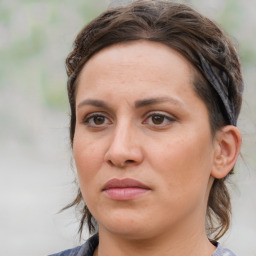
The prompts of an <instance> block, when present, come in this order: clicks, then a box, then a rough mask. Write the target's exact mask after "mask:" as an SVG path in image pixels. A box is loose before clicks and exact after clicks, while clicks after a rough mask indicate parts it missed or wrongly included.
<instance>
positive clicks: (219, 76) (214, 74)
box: [199, 53, 237, 126]
mask: <svg viewBox="0 0 256 256" xmlns="http://www.w3.org/2000/svg"><path fill="white" fill-rule="evenodd" d="M199 58H200V61H201V66H200V68H201V69H202V70H203V71H204V76H205V77H206V78H207V80H208V82H209V83H210V84H211V86H212V87H213V89H214V90H215V91H216V92H217V94H218V95H219V97H220V99H221V101H222V103H223V105H224V107H225V112H226V113H225V114H226V116H227V118H228V120H229V122H230V124H232V125H234V126H236V122H237V115H236V111H235V107H234V104H233V102H232V101H231V99H230V79H229V77H228V76H227V74H226V73H225V72H224V71H220V70H219V69H218V70H217V69H216V68H215V70H214V68H213V67H211V66H210V65H209V63H208V62H207V61H206V59H205V58H204V57H203V56H202V55H201V54H200V53H199Z"/></svg>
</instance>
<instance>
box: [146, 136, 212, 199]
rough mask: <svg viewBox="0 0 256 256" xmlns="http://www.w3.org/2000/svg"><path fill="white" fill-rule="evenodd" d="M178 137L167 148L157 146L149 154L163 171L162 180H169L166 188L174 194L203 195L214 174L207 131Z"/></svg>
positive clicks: (153, 162)
mask: <svg viewBox="0 0 256 256" xmlns="http://www.w3.org/2000/svg"><path fill="white" fill-rule="evenodd" d="M174 137H175V139H172V140H169V142H168V143H165V144H164V145H165V146H164V147H160V146H159V148H158V150H157V148H155V150H154V151H153V152H152V156H151V157H149V159H151V165H152V166H154V169H155V170H159V174H161V179H162V182H164V183H165V184H166V183H167V186H166V188H167V189H168V190H171V191H175V193H173V196H177V197H180V196H182V194H190V193H196V194H200V193H202V192H204V191H205V190H206V188H207V185H208V180H209V177H210V171H211V166H212V153H213V151H212V146H211V141H210V140H209V137H208V136H207V134H206V135H205V136H202V135H201V136H198V135H197V134H190V136H182V137H178V136H174ZM153 159H155V161H153ZM166 192H167V191H166Z"/></svg>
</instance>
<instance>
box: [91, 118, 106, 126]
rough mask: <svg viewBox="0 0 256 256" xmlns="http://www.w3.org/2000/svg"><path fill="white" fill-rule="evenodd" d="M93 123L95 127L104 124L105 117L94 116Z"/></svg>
mask: <svg viewBox="0 0 256 256" xmlns="http://www.w3.org/2000/svg"><path fill="white" fill-rule="evenodd" d="M93 122H94V123H95V124H96V125H101V124H104V122H105V117H104V116H94V117H93Z"/></svg>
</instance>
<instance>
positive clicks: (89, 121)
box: [83, 112, 176, 128]
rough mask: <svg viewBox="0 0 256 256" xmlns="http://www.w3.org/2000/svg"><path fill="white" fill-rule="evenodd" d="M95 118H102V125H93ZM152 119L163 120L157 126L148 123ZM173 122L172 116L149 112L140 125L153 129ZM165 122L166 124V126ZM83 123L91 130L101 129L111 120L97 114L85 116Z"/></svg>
mask: <svg viewBox="0 0 256 256" xmlns="http://www.w3.org/2000/svg"><path fill="white" fill-rule="evenodd" d="M97 117H101V118H104V121H103V123H102V124H95V118H97ZM153 117H160V118H162V119H163V120H161V121H162V122H161V121H160V123H159V124H156V123H153V121H152V119H151V121H149V120H150V118H153ZM107 121H108V122H107ZM175 121H176V118H175V117H173V116H169V115H166V114H163V113H159V112H150V113H148V114H147V115H146V117H145V119H144V120H143V122H142V124H147V125H150V126H154V127H164V126H167V125H168V124H170V123H173V122H175ZM92 122H93V123H92ZM106 122H107V123H106ZM166 122H167V124H166ZM83 123H84V124H85V125H87V126H88V127H92V128H102V127H104V125H106V124H112V122H111V120H110V119H109V118H108V117H107V116H106V114H104V113H100V112H99V113H92V114H89V115H87V116H86V117H85V118H84V119H83ZM163 123H164V124H163Z"/></svg>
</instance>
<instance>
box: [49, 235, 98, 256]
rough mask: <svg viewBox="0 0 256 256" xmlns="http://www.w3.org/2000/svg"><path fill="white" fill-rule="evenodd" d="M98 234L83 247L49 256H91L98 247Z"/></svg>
mask: <svg viewBox="0 0 256 256" xmlns="http://www.w3.org/2000/svg"><path fill="white" fill-rule="evenodd" d="M98 243H99V237H98V234H96V235H94V236H92V237H90V238H89V239H88V240H87V241H86V242H85V243H84V244H83V245H81V246H78V247H75V248H72V249H68V250H65V251H62V252H59V253H55V254H51V255H49V256H93V253H94V251H95V249H96V247H97V246H98Z"/></svg>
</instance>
